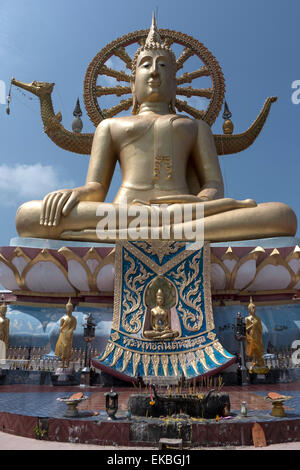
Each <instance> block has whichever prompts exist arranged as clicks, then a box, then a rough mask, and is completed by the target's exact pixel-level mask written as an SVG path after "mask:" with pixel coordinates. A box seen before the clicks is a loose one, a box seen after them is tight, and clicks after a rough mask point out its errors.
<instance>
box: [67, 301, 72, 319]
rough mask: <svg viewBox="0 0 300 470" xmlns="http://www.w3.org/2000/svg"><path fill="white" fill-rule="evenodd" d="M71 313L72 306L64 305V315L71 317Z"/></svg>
mask: <svg viewBox="0 0 300 470" xmlns="http://www.w3.org/2000/svg"><path fill="white" fill-rule="evenodd" d="M72 312H73V305H72V304H67V305H66V313H67V315H69V316H71V315H72Z"/></svg>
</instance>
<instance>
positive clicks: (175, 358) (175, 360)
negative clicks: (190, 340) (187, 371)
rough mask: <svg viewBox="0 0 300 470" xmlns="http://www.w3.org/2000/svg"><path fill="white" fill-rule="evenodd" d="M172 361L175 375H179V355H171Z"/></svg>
mask: <svg viewBox="0 0 300 470" xmlns="http://www.w3.org/2000/svg"><path fill="white" fill-rule="evenodd" d="M170 361H171V364H172V367H173V370H174V373H175V375H179V371H178V356H177V354H171V355H170Z"/></svg>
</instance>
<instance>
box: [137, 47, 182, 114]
mask: <svg viewBox="0 0 300 470" xmlns="http://www.w3.org/2000/svg"><path fill="white" fill-rule="evenodd" d="M132 91H133V93H134V94H135V97H136V100H137V102H138V104H139V105H141V104H142V103H145V102H163V103H167V104H169V103H171V101H172V98H173V97H174V96H175V94H176V81H175V73H174V65H173V62H172V58H171V56H170V54H169V53H168V51H165V50H144V51H142V52H141V53H140V54H139V56H138V59H137V65H136V73H135V81H134V83H133V84H132Z"/></svg>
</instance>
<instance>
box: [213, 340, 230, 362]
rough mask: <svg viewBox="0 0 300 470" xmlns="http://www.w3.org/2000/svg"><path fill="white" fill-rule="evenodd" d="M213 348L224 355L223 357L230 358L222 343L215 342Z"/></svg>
mask: <svg viewBox="0 0 300 470" xmlns="http://www.w3.org/2000/svg"><path fill="white" fill-rule="evenodd" d="M213 346H214V348H215V349H216V350H217V351H218V352H219V353H221V354H222V356H224V357H228V358H230V356H228V354H226V353H225V351H224V348H223V346H222V345H221V343H219V341H215V342H214V343H213Z"/></svg>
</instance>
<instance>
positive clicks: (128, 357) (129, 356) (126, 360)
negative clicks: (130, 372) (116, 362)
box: [122, 350, 132, 372]
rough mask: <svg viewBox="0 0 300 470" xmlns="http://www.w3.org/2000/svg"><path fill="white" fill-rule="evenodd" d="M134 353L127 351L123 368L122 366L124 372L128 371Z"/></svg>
mask: <svg viewBox="0 0 300 470" xmlns="http://www.w3.org/2000/svg"><path fill="white" fill-rule="evenodd" d="M131 356H132V352H131V351H128V350H127V351H125V352H124V355H123V366H122V372H124V371H125V370H126V369H127V366H128V363H129V361H130V359H131Z"/></svg>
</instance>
